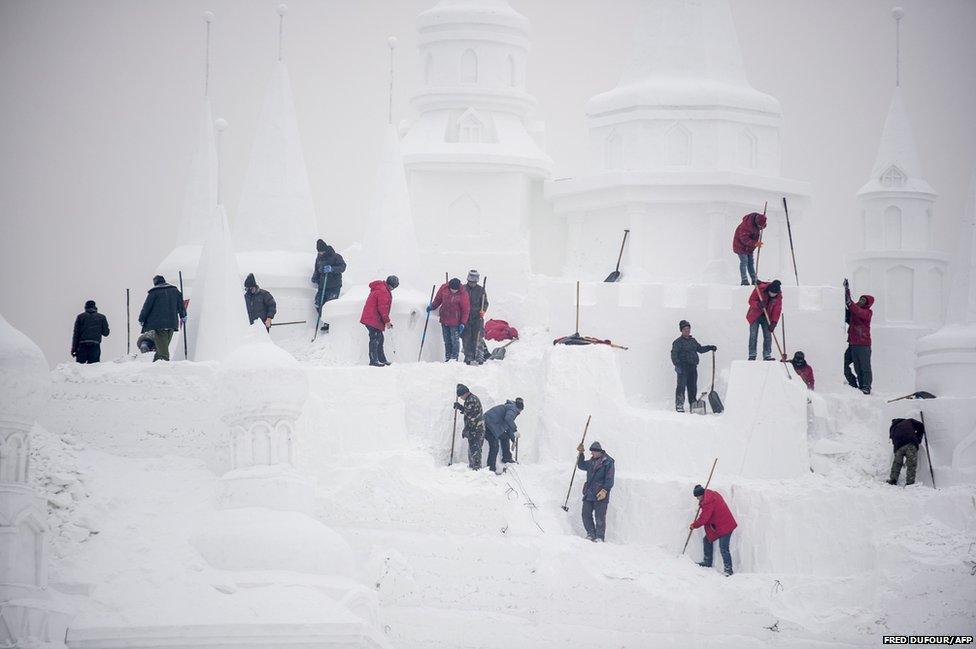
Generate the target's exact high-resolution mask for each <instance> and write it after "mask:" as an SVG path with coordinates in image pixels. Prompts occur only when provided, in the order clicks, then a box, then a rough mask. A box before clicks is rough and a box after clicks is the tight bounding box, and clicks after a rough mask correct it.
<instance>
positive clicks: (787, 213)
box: [783, 196, 800, 347]
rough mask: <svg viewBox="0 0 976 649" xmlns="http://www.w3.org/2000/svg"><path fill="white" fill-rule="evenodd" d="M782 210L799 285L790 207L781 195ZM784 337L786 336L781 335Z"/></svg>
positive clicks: (798, 279) (794, 274)
mask: <svg viewBox="0 0 976 649" xmlns="http://www.w3.org/2000/svg"><path fill="white" fill-rule="evenodd" d="M783 211H784V212H786V233H787V234H788V235H789V237H790V256H791V257H793V277H795V278H796V285H797V286H799V285H800V273H798V272H797V271H796V251H795V250H794V249H793V228H792V227H790V208H789V207H788V206H787V205H786V197H785V196H784V197H783ZM783 338H784V339H785V338H786V336H783ZM783 346H784V347H785V346H786V341H785V340H784V341H783Z"/></svg>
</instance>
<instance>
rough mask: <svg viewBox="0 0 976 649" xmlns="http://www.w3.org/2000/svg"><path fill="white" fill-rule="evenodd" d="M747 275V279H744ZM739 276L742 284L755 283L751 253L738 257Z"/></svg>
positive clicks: (754, 267) (754, 268)
mask: <svg viewBox="0 0 976 649" xmlns="http://www.w3.org/2000/svg"><path fill="white" fill-rule="evenodd" d="M747 273H748V277H746V274H747ZM739 276H740V277H741V279H742V283H743V284H755V283H756V266H755V263H754V262H753V260H752V253H751V252H750V253H749V254H748V255H739Z"/></svg>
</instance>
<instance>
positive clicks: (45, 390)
mask: <svg viewBox="0 0 976 649" xmlns="http://www.w3.org/2000/svg"><path fill="white" fill-rule="evenodd" d="M50 383H51V379H50V376H49V374H48V366H47V360H46V359H45V358H44V354H43V353H42V352H41V350H40V348H39V347H38V346H37V345H36V344H34V341H32V340H31V339H30V338H28V337H27V336H25V335H24V334H23V333H21V332H20V331H18V330H17V329H15V328H14V327H13V325H11V324H10V323H9V322H7V321H6V319H4V317H3V316H2V315H0V424H4V425H9V423H13V424H15V425H18V426H21V427H27V428H29V427H30V426H31V425H32V424H33V423H34V419H35V418H36V416H37V414H38V411H39V410H40V408H41V406H42V405H43V404H44V402H45V401H46V400H47V397H48V394H49V392H50V389H51V388H50Z"/></svg>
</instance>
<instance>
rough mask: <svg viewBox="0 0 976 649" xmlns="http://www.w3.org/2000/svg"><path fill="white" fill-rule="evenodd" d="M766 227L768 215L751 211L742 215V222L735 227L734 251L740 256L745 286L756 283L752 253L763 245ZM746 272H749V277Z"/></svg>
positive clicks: (740, 268) (740, 266) (740, 273)
mask: <svg viewBox="0 0 976 649" xmlns="http://www.w3.org/2000/svg"><path fill="white" fill-rule="evenodd" d="M765 227H766V215H765V214H760V213H758V212H750V213H749V214H746V215H745V216H743V217H742V223H740V224H739V225H738V226H737V227H736V228H735V234H733V235H732V252H734V253H735V254H737V255H738V256H739V275H740V276H741V278H742V285H743V286H748V285H749V284H755V283H756V266H755V263H754V262H753V260H752V253H753V252H754V251H755V250H756V248H759V247H761V246H762V242H761V241H760V240H759V239H760V236H761V232H762V231H763V229H765ZM746 273H748V274H749V276H748V277H746Z"/></svg>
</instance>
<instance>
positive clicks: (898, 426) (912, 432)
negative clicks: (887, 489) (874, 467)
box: [888, 419, 925, 487]
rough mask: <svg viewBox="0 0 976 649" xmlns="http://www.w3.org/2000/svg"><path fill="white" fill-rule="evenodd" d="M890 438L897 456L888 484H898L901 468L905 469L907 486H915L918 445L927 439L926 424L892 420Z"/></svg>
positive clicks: (914, 421) (915, 420)
mask: <svg viewBox="0 0 976 649" xmlns="http://www.w3.org/2000/svg"><path fill="white" fill-rule="evenodd" d="M888 437H889V439H891V446H892V447H894V451H895V456H894V458H893V459H892V461H891V476H890V477H889V478H888V484H898V476H899V475H901V467H902V466H903V465H904V466H906V469H905V486H906V487H907V486H908V485H911V484H915V470H916V469H917V468H918V445H919V444H921V443H922V438H923V437H925V424H923V423H922V422H920V421H918V420H917V419H892V420H891V426H890V427H889V428H888Z"/></svg>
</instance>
